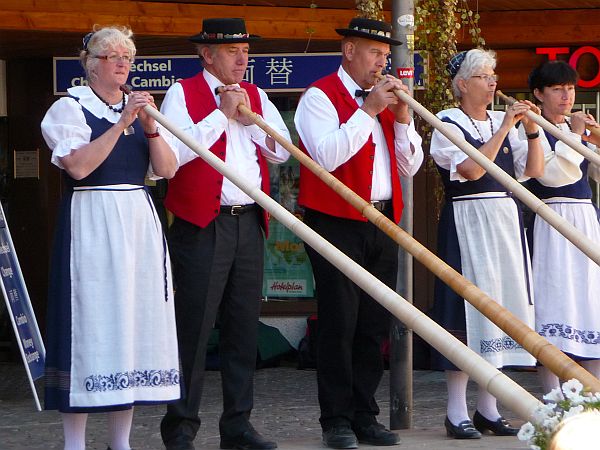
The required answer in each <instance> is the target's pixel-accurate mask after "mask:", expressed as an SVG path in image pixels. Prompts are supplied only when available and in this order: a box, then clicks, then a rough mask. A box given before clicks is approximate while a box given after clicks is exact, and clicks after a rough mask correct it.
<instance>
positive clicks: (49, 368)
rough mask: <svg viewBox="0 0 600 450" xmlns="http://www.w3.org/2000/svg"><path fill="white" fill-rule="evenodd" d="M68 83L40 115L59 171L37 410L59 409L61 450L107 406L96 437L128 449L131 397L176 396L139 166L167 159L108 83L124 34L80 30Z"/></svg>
mask: <svg viewBox="0 0 600 450" xmlns="http://www.w3.org/2000/svg"><path fill="white" fill-rule="evenodd" d="M83 44H84V45H83V50H82V51H81V63H82V65H83V67H84V69H85V72H86V76H87V80H88V83H89V85H88V86H80V87H73V88H70V89H69V90H68V96H66V97H64V98H61V99H60V100H58V101H56V102H55V103H54V104H53V105H52V106H51V108H50V109H49V110H48V112H47V113H46V116H45V117H44V120H43V121H42V133H43V135H44V138H45V140H46V142H47V144H48V146H49V147H50V149H51V150H52V162H53V163H54V164H55V165H57V166H58V167H60V168H61V169H62V170H63V171H64V172H63V173H64V186H65V193H64V195H63V199H62V203H61V206H60V211H59V214H58V220H57V231H56V237H55V243H54V251H53V255H52V261H51V276H50V289H49V298H48V327H47V329H48V331H47V360H46V395H45V408H46V409H58V410H59V411H61V412H62V418H63V428H64V436H65V447H64V448H65V449H68V450H71V449H77V450H79V449H84V448H85V425H86V420H87V416H88V413H90V412H103V411H106V412H108V443H109V448H112V449H113V450H123V449H129V433H130V429H131V423H132V418H133V405H135V404H141V403H144V404H153V403H165V402H169V401H172V400H175V399H177V398H179V396H180V389H179V364H178V352H177V338H176V329H175V314H174V307H173V295H172V282H171V269H170V263H169V255H168V253H167V248H166V245H165V240H164V238H163V232H162V229H161V224H160V221H159V218H158V216H157V214H156V210H155V208H154V205H153V203H152V199H151V198H150V195H149V193H148V191H147V189H146V188H145V187H144V179H145V177H146V175H149V176H151V177H152V176H154V177H164V178H170V177H172V176H173V175H174V174H175V171H176V170H177V157H176V155H175V153H174V151H173V150H172V149H171V147H170V146H169V145H168V144H167V142H166V141H165V140H164V138H163V136H162V134H164V131H163V130H159V129H158V128H157V126H156V123H155V121H154V119H153V118H152V117H151V116H149V115H148V114H147V113H146V112H145V111H144V110H143V107H144V106H146V105H151V106H153V107H154V102H153V99H152V97H151V96H150V94H148V93H146V92H134V93H132V94H130V95H129V96H127V95H125V94H124V93H123V92H121V91H120V90H119V87H120V86H121V85H122V84H123V83H125V82H126V80H127V76H128V74H129V69H130V66H131V62H132V61H133V58H134V56H135V51H136V49H135V46H134V44H133V41H132V32H131V30H129V29H127V28H118V27H107V28H102V29H98V30H96V31H95V32H93V33H89V34H88V35H87V36H86V37H85V38H84V42H83Z"/></svg>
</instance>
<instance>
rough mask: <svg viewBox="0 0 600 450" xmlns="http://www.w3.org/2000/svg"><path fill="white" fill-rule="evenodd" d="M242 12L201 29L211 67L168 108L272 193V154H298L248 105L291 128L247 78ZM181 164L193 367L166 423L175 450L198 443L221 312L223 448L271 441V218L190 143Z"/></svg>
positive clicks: (172, 193) (175, 201) (185, 344)
mask: <svg viewBox="0 0 600 450" xmlns="http://www.w3.org/2000/svg"><path fill="white" fill-rule="evenodd" d="M255 39H258V36H255V35H250V34H248V33H246V26H245V24H244V21H243V20H242V19H205V20H204V21H203V24H202V32H201V33H199V34H197V35H195V36H192V37H191V38H190V40H191V41H192V42H195V43H196V47H197V51H198V55H199V56H200V59H201V61H202V65H203V67H204V70H203V71H202V72H201V73H199V74H198V75H196V76H194V77H192V78H188V79H185V80H181V81H180V82H178V83H176V84H175V85H173V86H172V87H171V88H170V89H169V90H168V92H167V94H166V96H165V99H164V102H163V104H162V108H161V109H162V111H163V113H164V114H165V115H166V116H167V117H169V118H170V119H171V120H173V121H174V122H175V124H177V125H178V126H179V127H180V128H182V129H184V130H186V131H187V132H188V133H190V134H191V135H192V136H194V138H195V139H196V140H197V141H198V142H199V143H200V144H202V145H204V146H205V147H207V148H210V151H212V152H213V153H214V154H215V155H217V156H219V157H220V158H221V159H223V160H225V162H226V163H227V164H228V165H231V166H234V167H235V168H236V169H237V170H238V171H239V173H241V174H243V175H244V176H245V178H246V179H247V180H249V181H252V182H254V184H255V186H256V187H261V188H262V190H263V191H266V192H267V193H268V189H269V173H268V169H267V160H268V161H270V162H272V163H281V162H284V161H286V160H287V158H288V157H289V154H288V153H287V151H286V150H284V149H283V148H282V147H281V146H279V145H278V144H276V143H275V142H274V140H273V139H272V138H271V137H268V136H267V135H266V134H265V133H264V132H263V131H262V130H261V129H260V128H258V127H257V126H256V125H251V123H250V121H249V120H248V118H247V117H245V116H244V115H243V114H241V113H239V111H238V106H239V105H240V104H242V105H245V106H247V107H248V108H250V109H252V110H253V111H254V112H256V113H257V114H259V115H261V116H262V117H263V118H264V120H265V121H266V122H267V123H269V125H270V126H272V127H273V128H274V129H276V130H277V131H278V132H279V133H281V134H282V135H283V136H285V137H287V138H288V139H289V132H288V130H287V128H286V126H285V124H284V122H283V119H282V118H281V115H280V114H279V112H278V111H277V109H276V108H275V106H274V105H273V104H272V103H271V102H270V101H269V99H268V97H267V95H266V94H265V93H264V91H262V90H261V89H259V88H258V87H257V86H255V85H253V84H250V83H246V82H243V81H242V80H243V78H244V76H245V73H246V67H247V65H248V48H249V44H248V43H249V42H250V41H252V40H255ZM174 146H176V147H177V149H178V152H179V164H180V168H179V170H178V172H177V174H176V175H175V177H174V178H172V179H171V180H169V190H168V193H167V198H166V199H165V206H166V207H167V208H168V209H169V210H170V211H171V212H172V213H173V214H174V215H175V220H174V223H173V225H172V226H171V227H170V229H169V233H168V238H169V248H170V251H171V257H172V260H173V270H174V276H175V284H176V286H177V289H176V294H175V308H176V309H175V310H176V318H177V331H178V339H179V350H180V355H181V365H182V370H183V382H182V387H183V392H182V399H181V400H179V401H178V402H176V403H174V404H171V405H169V406H168V408H167V414H166V415H165V417H164V418H163V420H162V423H161V432H162V437H163V441H164V443H165V445H166V447H167V449H169V450H175V449H178V450H179V449H181V450H188V449H193V448H194V446H193V441H194V438H195V436H196V433H197V431H198V428H199V427H200V418H199V417H198V411H199V408H200V398H201V395H202V383H203V375H204V365H205V357H206V346H207V342H208V338H209V335H210V333H211V330H212V329H213V325H214V324H215V319H216V316H217V312H218V313H219V362H220V368H221V376H222V385H223V414H222V415H221V419H220V421H219V431H220V434H221V443H220V446H221V448H226V449H227V448H244V449H271V448H276V447H277V444H276V443H275V442H271V441H268V440H266V439H265V438H263V437H262V436H261V435H260V434H259V433H258V432H257V431H256V430H254V428H253V427H252V425H251V423H250V412H251V410H252V406H253V379H254V369H255V366H256V351H257V348H256V345H257V344H256V341H257V332H258V316H259V309H260V297H261V292H262V276H263V251H264V249H263V230H261V227H262V228H263V229H264V231H265V232H266V231H267V217H266V214H265V213H264V211H263V210H262V209H261V208H260V207H259V206H258V205H256V204H255V203H254V200H253V199H252V198H250V197H249V196H248V195H247V194H246V193H244V192H243V191H242V190H240V189H239V188H237V187H236V186H235V185H234V184H233V183H232V182H230V181H229V180H227V179H226V178H224V177H223V176H222V175H220V174H219V173H218V172H217V171H216V170H214V169H213V168H211V167H210V166H209V165H208V164H207V163H205V162H204V160H202V159H201V158H197V157H196V154H195V153H193V152H192V151H191V150H190V149H189V148H188V147H187V146H185V145H184V144H183V143H181V142H179V141H177V143H176V144H175V145H174Z"/></svg>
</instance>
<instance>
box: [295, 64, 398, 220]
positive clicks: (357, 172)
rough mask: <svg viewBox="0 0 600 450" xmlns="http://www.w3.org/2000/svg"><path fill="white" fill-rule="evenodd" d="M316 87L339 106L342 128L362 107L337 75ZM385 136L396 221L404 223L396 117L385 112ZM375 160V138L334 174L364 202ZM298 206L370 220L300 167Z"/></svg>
mask: <svg viewBox="0 0 600 450" xmlns="http://www.w3.org/2000/svg"><path fill="white" fill-rule="evenodd" d="M312 86H314V87H317V88H319V89H321V90H322V91H323V92H324V93H325V95H327V97H328V98H329V100H331V103H333V106H334V107H335V109H336V111H337V114H338V119H339V121H340V125H341V124H344V123H346V122H347V121H348V120H349V119H350V117H351V116H352V115H353V114H354V112H355V111H356V110H357V109H358V105H357V103H356V100H354V97H352V96H351V95H350V93H349V92H348V90H347V89H346V87H345V86H344V85H343V84H342V81H341V80H340V78H339V77H338V75H337V73H333V74H331V75H328V76H326V77H324V78H321V79H320V80H318V81H316V82H315V83H314V84H313V85H312ZM379 119H380V121H381V126H382V128H383V134H384V136H385V141H386V143H387V146H388V150H389V154H390V167H391V174H390V176H391V177H392V204H393V206H394V220H395V221H396V223H398V222H400V217H401V216H402V207H403V203H402V187H401V185H400V176H399V174H398V168H397V167H396V153H395V152H394V120H395V119H394V115H393V114H392V113H391V112H390V111H389V110H388V109H385V110H384V111H382V112H381V113H380V114H379ZM300 148H301V149H302V151H303V152H305V153H307V154H308V152H307V151H306V147H305V146H304V144H303V143H302V140H300ZM374 159H375V146H374V145H373V135H371V136H370V137H369V139H368V141H367V142H366V143H365V145H364V146H363V147H362V148H361V149H360V150H359V151H358V153H356V154H355V155H354V156H353V157H352V158H350V159H349V160H348V161H346V162H345V163H344V164H342V165H341V166H339V167H338V168H337V169H335V170H334V171H333V172H332V173H331V174H332V175H333V176H334V177H336V178H337V179H338V180H340V181H341V182H342V183H344V184H345V185H346V186H348V187H349V188H350V189H352V190H353V191H354V192H356V193H357V194H358V195H360V196H361V197H362V198H363V199H364V200H366V201H370V200H371V182H372V180H373V161H374ZM298 203H299V204H300V205H302V206H305V207H307V208H310V209H314V210H316V211H320V212H323V213H325V214H329V215H332V216H337V217H344V218H346V219H354V220H361V221H363V222H364V221H366V220H367V219H366V218H365V217H364V216H363V215H362V214H361V213H360V212H359V211H358V210H357V209H356V208H354V207H353V206H352V205H350V203H348V202H346V201H345V200H344V199H342V197H340V196H339V195H338V194H336V193H335V191H334V190H333V189H331V188H330V187H329V186H327V185H326V184H325V183H323V182H322V181H321V179H320V178H318V177H317V176H315V175H314V174H313V173H312V172H311V171H310V170H308V169H306V168H305V167H304V166H300V193H299V194H298Z"/></svg>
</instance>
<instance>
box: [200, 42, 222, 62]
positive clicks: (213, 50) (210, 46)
mask: <svg viewBox="0 0 600 450" xmlns="http://www.w3.org/2000/svg"><path fill="white" fill-rule="evenodd" d="M194 45H195V46H196V53H197V54H198V57H199V58H200V63H201V64H202V67H206V65H205V61H204V58H203V57H202V49H204V48H208V49H209V50H210V53H211V54H212V55H214V54H215V53H216V51H217V45H218V44H200V43H195V44H194Z"/></svg>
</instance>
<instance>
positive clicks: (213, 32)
mask: <svg viewBox="0 0 600 450" xmlns="http://www.w3.org/2000/svg"><path fill="white" fill-rule="evenodd" d="M257 39H260V36H257V35H255V34H248V33H247V32H246V23H245V22H244V19H239V18H233V19H231V18H226V19H204V20H203V21H202V32H200V33H198V34H195V35H194V36H192V37H190V41H192V42H197V43H199V44H227V43H230V44H235V43H238V42H250V41H255V40H257Z"/></svg>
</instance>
